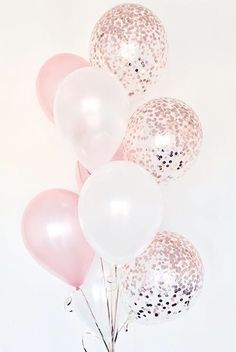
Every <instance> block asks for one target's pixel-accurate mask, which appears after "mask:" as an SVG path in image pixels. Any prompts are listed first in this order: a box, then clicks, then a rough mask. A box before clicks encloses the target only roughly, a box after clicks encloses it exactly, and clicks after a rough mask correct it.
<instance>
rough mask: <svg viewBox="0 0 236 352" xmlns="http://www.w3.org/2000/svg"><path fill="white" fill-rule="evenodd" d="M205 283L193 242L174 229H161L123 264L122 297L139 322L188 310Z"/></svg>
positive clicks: (146, 321)
mask: <svg viewBox="0 0 236 352" xmlns="http://www.w3.org/2000/svg"><path fill="white" fill-rule="evenodd" d="M202 284H203V264H202V261H201V258H200V256H199V254H198V252H197V251H196V249H195V248H194V247H193V245H192V244H191V243H190V242H189V241H188V240H187V239H185V238H184V237H182V236H179V235H176V234H174V233H171V232H161V233H158V234H157V235H156V237H155V239H154V240H153V242H152V243H151V244H150V246H149V247H148V248H147V249H146V251H144V253H143V254H142V255H140V256H139V257H137V258H136V259H135V260H134V261H133V262H131V263H130V264H126V265H124V266H123V268H122V286H123V299H124V300H125V302H126V303H127V304H128V306H129V308H130V309H131V311H132V313H133V315H134V317H135V318H136V320H137V321H138V322H141V323H144V324H145V323H146V324H155V323H157V322H160V321H163V320H167V319H171V318H174V317H177V316H179V315H181V314H182V313H183V312H185V311H187V310H188V309H189V308H190V307H191V306H192V304H193V302H194V301H195V299H196V298H197V296H198V295H199V292H200V291H201V288H202Z"/></svg>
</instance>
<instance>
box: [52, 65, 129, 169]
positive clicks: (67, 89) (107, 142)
mask: <svg viewBox="0 0 236 352" xmlns="http://www.w3.org/2000/svg"><path fill="white" fill-rule="evenodd" d="M54 117H55V122H56V124H57V125H58V126H59V128H60V129H61V130H62V132H63V133H64V135H65V136H66V137H67V138H68V139H69V140H70V141H71V143H72V145H73V147H74V149H75V152H76V155H77V157H78V159H79V161H80V162H81V163H82V164H83V166H85V167H86V168H87V169H88V170H90V171H93V170H94V169H95V168H97V167H98V166H100V165H102V164H104V163H106V162H108V161H110V160H111V159H112V157H113V155H114V154H115V152H116V150H117V149H118V147H119V145H120V144H121V142H122V139H123V137H124V134H125V131H126V127H127V120H128V98H127V96H126V93H125V91H124V88H123V86H122V84H121V83H120V82H119V81H118V79H117V78H116V77H115V76H114V75H112V74H111V73H109V72H106V71H104V70H102V69H99V68H95V67H85V68H81V69H79V70H77V71H74V72H72V73H71V74H69V75H68V76H67V77H66V78H65V79H64V80H63V82H62V83H61V85H60V86H59V88H58V91H57V94H56V97H55V103H54Z"/></svg>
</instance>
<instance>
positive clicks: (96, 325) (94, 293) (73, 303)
mask: <svg viewBox="0 0 236 352" xmlns="http://www.w3.org/2000/svg"><path fill="white" fill-rule="evenodd" d="M113 273H114V267H112V266H111V265H109V264H108V263H105V262H104V261H103V260H102V259H101V258H99V257H96V258H95V259H94V261H93V264H92V266H91V269H90V271H89V273H88V275H87V278H86V280H85V282H84V284H83V285H82V287H81V288H80V289H79V290H75V291H74V292H73V293H72V295H71V296H70V297H69V298H68V299H67V300H66V302H65V308H66V311H68V312H70V313H74V314H76V315H77V316H78V317H79V319H80V320H81V321H82V322H83V324H84V325H85V326H86V328H87V330H88V332H89V333H90V334H93V335H94V336H97V337H98V338H99V339H100V340H103V339H104V340H105V342H106V343H107V344H108V345H109V343H110V342H111V337H112V331H111V329H112V326H111V310H113V316H114V315H115V316H116V317H115V318H116V320H115V328H116V331H117V334H118V332H119V331H120V330H121V329H122V328H123V327H124V324H125V323H126V322H127V321H128V319H129V309H128V308H127V307H126V306H125V305H124V304H122V301H121V300H120V297H119V295H120V291H119V286H120V278H119V276H118V275H117V276H115V275H113ZM117 299H118V301H117V307H115V303H116V302H115V301H116V300H117ZM112 302H113V303H112Z"/></svg>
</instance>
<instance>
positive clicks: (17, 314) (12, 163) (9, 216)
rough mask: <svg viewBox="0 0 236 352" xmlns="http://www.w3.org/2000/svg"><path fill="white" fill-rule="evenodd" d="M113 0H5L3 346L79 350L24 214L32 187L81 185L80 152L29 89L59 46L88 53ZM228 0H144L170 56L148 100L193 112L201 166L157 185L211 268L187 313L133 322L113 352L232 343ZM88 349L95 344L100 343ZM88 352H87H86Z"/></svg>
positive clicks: (173, 222)
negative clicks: (165, 99)
mask: <svg viewBox="0 0 236 352" xmlns="http://www.w3.org/2000/svg"><path fill="white" fill-rule="evenodd" d="M116 4H118V2H117V1H111V0H110V1H107V0H102V1H96V0H86V1H80V0H40V1H39V0H38V1H36V0H34V1H32V0H21V1H17V0H8V1H4V0H0V280H1V289H0V351H1V352H19V351H20V352H21V351H22V352H32V351H33V352H52V351H57V352H64V351H70V352H73V351H77V352H78V351H82V348H81V345H80V339H81V332H82V325H81V324H80V322H79V320H77V319H76V318H74V317H73V316H71V315H69V314H66V313H65V312H64V308H63V304H64V300H65V298H66V297H67V296H68V295H69V294H70V292H71V289H70V288H69V287H68V286H66V285H65V284H64V283H63V282H60V281H59V280H57V279H56V278H54V277H53V276H51V275H49V274H48V273H47V272H45V271H43V270H42V269H41V267H39V266H38V265H37V264H36V263H35V262H34V261H33V260H32V259H31V257H30V256H29V255H28V253H27V252H26V250H25V248H24V246H23V244H22V240H21V234H20V220H21V214H22V211H23V209H24V207H25V205H26V204H27V202H28V201H29V200H30V199H31V198H32V197H33V196H34V195H35V194H37V193H38V192H40V191H42V190H44V189H48V188H55V187H61V188H66V189H70V190H74V191H76V190H77V187H76V181H75V157H74V155H73V153H71V149H70V148H69V147H68V145H67V144H66V143H65V141H64V140H63V138H62V137H61V136H60V135H59V134H58V132H57V131H56V130H55V128H54V127H53V125H52V124H51V123H50V122H49V121H48V120H47V118H45V117H44V115H43V113H42V111H41V110H40V107H39V105H38V102H37V100H36V97H35V78H36V75H37V71H38V69H39V67H40V65H41V64H42V63H43V62H44V61H45V60H46V59H47V58H49V57H50V56H52V55H54V54H56V53H60V52H74V53H78V54H81V55H82V56H84V57H88V43H89V37H90V33H91V30H92V28H93V25H94V24H95V23H96V21H97V19H98V18H99V17H100V15H102V14H103V12H104V11H105V10H107V9H109V8H111V7H112V6H113V5H116ZM235 4H236V3H235V0H232V1H230V0H225V1H219V0H212V1H211V0H205V1H204V0H197V1H196V0H153V1H152V0H143V5H146V6H147V7H149V8H151V9H152V10H153V11H154V12H155V13H156V14H157V15H158V16H159V17H160V18H161V19H162V21H163V23H164V25H165V27H166V31H167V34H168V39H169V63H168V67H167V69H166V71H165V72H163V74H162V76H161V80H160V83H159V85H158V86H157V87H156V88H155V89H154V90H153V91H152V94H151V95H150V96H152V97H154V96H163V95H166V96H173V97H177V98H180V99H182V100H184V101H186V102H187V103H188V104H189V105H191V106H192V107H193V108H194V109H195V111H196V112H197V113H198V115H199V117H200V119H201V121H202V124H203V129H204V145H203V149H202V153H201V155H200V157H199V159H198V162H197V163H196V164H195V166H194V167H193V168H192V169H191V171H190V172H189V173H188V174H187V175H186V176H185V177H183V178H182V179H181V180H179V181H178V182H174V183H172V184H169V185H168V186H165V187H164V194H165V203H166V210H165V219H164V223H163V225H162V228H163V229H167V230H172V231H175V232H177V233H180V234H183V235H185V236H187V237H188V238H189V239H190V240H191V241H192V242H193V243H194V244H195V246H196V247H197V248H198V250H199V251H200V253H201V255H202V258H203V261H204V265H205V270H206V277H205V287H204V290H203V293H202V295H201V297H200V299H199V301H198V302H197V303H196V305H195V306H194V307H193V309H192V310H191V311H190V312H189V313H188V314H186V315H185V316H184V317H182V319H178V320H175V321H174V322H169V323H164V324H163V325H157V326H150V327H143V326H139V325H133V326H132V327H131V331H130V333H129V334H127V335H125V336H123V337H122V339H121V342H120V345H119V346H118V351H120V352H121V351H136V352H138V351H140V352H141V351H157V352H159V351H160V352H187V351H191V352H199V351H201V352H209V351H210V352H213V351H214V352H222V350H223V351H227V350H228V351H236V342H235V340H236V338H235V335H236V327H235V326H236V320H235V315H236V303H235V295H236V280H235V273H234V269H235V266H236V240H235V238H236V233H235V230H236V224H235V219H234V218H235V209H236V204H235V176H236V175H235V171H236V167H235V166H236V165H235V164H236V163H235V159H236V158H235V146H236V144H235V132H236V125H235V120H236V107H235V91H236V84H235V81H236V79H235V78H236V76H235V73H236V71H235V62H236V46H235V32H236V15H235V14H236V5H235ZM93 351H97V348H96V347H95V348H94V349H93ZM89 352H92V350H90V351H89Z"/></svg>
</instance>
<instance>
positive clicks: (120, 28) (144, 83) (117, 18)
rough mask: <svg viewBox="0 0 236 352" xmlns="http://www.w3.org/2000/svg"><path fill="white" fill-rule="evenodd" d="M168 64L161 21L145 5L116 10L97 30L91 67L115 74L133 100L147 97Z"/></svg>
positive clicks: (102, 18) (105, 16) (106, 16)
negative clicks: (143, 94) (142, 95)
mask: <svg viewBox="0 0 236 352" xmlns="http://www.w3.org/2000/svg"><path fill="white" fill-rule="evenodd" d="M166 60H167V40H166V34H165V29H164V27H163V25H162V23H161V21H160V20H159V18H157V17H156V16H155V15H154V14H153V13H152V11H150V10H149V9H147V8H145V7H143V6H142V5H139V4H122V5H119V6H116V7H114V8H112V9H111V10H109V11H107V12H106V13H105V14H104V15H103V16H102V17H101V18H100V20H99V21H98V22H97V24H96V25H95V27H94V30H93V33H92V37H91V43H90V61H91V64H92V65H93V66H98V67H101V68H105V69H108V70H110V71H111V72H112V73H114V74H115V75H116V76H117V77H118V78H119V80H120V81H121V82H122V83H123V85H124V87H125V88H126V89H127V92H128V94H129V95H130V96H132V95H135V94H140V93H144V92H146V90H147V88H148V87H149V86H151V85H152V84H155V83H157V81H158V76H159V73H160V70H161V69H162V68H164V67H165V65H166Z"/></svg>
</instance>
